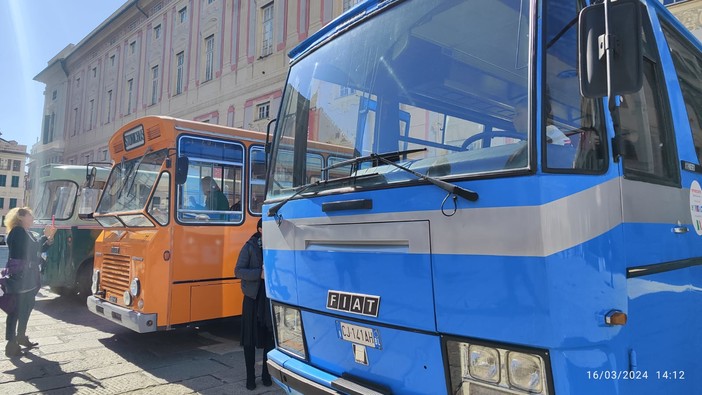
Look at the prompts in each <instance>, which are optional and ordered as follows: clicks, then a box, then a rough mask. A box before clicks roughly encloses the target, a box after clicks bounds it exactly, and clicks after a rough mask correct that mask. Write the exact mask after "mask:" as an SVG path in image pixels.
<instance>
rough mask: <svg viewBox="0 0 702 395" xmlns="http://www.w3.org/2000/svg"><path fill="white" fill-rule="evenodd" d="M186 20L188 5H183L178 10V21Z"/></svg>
mask: <svg viewBox="0 0 702 395" xmlns="http://www.w3.org/2000/svg"><path fill="white" fill-rule="evenodd" d="M187 20H188V7H183V8H181V9H180V11H178V22H180V23H184V22H187Z"/></svg>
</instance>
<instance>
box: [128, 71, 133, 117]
mask: <svg viewBox="0 0 702 395" xmlns="http://www.w3.org/2000/svg"><path fill="white" fill-rule="evenodd" d="M133 93H134V79H129V80H127V115H129V114H131V113H132V95H133Z"/></svg>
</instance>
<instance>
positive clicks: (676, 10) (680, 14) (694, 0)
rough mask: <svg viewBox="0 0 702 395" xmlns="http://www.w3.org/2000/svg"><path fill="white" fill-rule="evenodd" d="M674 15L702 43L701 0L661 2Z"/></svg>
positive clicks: (669, 0) (666, 0)
mask: <svg viewBox="0 0 702 395" xmlns="http://www.w3.org/2000/svg"><path fill="white" fill-rule="evenodd" d="M661 1H662V2H663V4H665V5H666V6H667V7H668V10H670V12H671V13H673V15H675V17H676V18H678V20H680V22H682V24H683V25H685V27H686V28H687V29H688V30H689V31H690V32H691V33H692V34H693V35H694V36H695V37H697V39H698V40H700V41H702V1H700V0H661Z"/></svg>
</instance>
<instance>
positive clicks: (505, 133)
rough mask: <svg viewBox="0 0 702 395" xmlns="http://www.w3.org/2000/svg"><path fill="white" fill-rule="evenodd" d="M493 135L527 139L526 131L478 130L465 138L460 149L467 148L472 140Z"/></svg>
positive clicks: (493, 136)
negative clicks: (478, 131)
mask: <svg viewBox="0 0 702 395" xmlns="http://www.w3.org/2000/svg"><path fill="white" fill-rule="evenodd" d="M495 137H509V138H513V139H519V140H526V139H527V134H526V133H518V132H512V131H508V130H491V131H488V132H480V133H478V134H475V135H472V136H470V137H468V138H467V139H466V141H464V142H463V144H461V149H467V148H468V146H469V145H471V144H473V143H474V142H476V141H478V140H482V139H486V138H490V139H492V138H495Z"/></svg>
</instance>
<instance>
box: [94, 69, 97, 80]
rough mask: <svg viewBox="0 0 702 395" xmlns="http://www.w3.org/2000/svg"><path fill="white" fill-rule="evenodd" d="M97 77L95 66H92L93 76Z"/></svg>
mask: <svg viewBox="0 0 702 395" xmlns="http://www.w3.org/2000/svg"><path fill="white" fill-rule="evenodd" d="M95 77H97V67H93V78H95Z"/></svg>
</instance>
